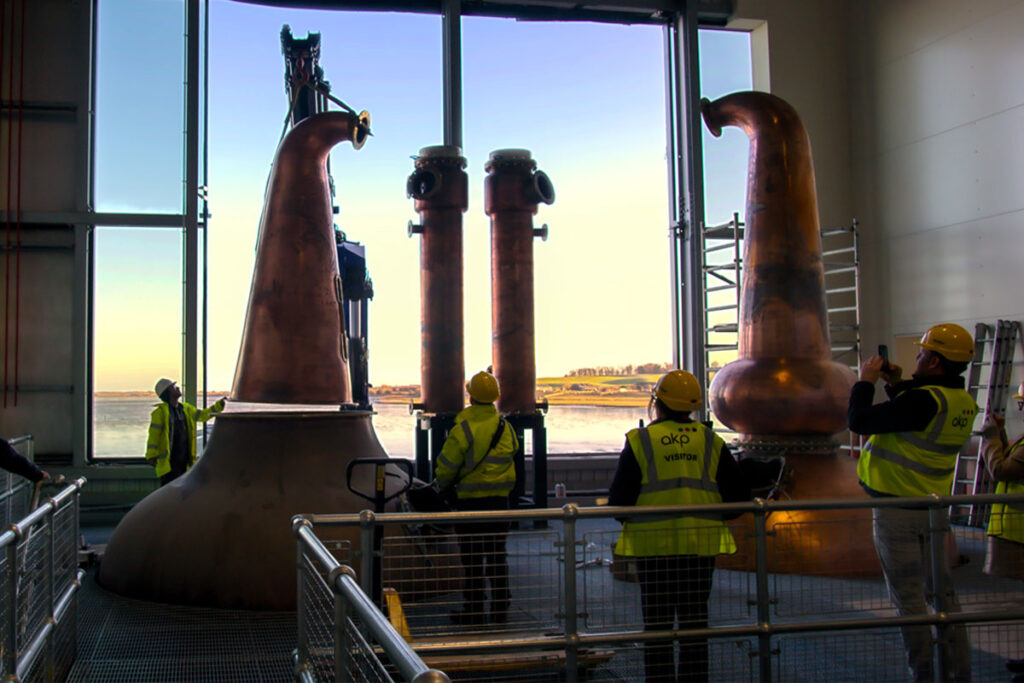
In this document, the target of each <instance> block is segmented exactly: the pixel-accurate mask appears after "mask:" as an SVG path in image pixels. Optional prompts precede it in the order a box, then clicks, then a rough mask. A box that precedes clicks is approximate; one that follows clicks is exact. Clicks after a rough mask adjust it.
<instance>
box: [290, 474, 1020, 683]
mask: <svg viewBox="0 0 1024 683" xmlns="http://www.w3.org/2000/svg"><path fill="white" fill-rule="evenodd" d="M994 502H1005V503H1012V504H1015V505H1018V506H1024V495H1017V496H996V495H992V494H989V495H984V496H945V497H941V496H931V497H928V498H913V499H910V498H877V499H856V500H850V499H846V500H813V501H811V500H808V501H763V500H760V499H758V500H756V501H754V502H751V503H743V504H728V505H705V506H688V507H658V508H653V507H652V508H643V510H642V515H641V514H639V513H640V512H641V511H640V509H638V508H613V507H602V508H580V507H577V506H575V505H572V504H570V505H566V506H564V507H563V508H561V509H546V510H517V511H510V512H497V511H495V512H484V513H480V512H475V513H460V512H453V513H440V514H420V513H386V514H377V513H372V512H370V511H363V512H362V513H360V514H346V515H305V516H302V517H297V518H296V524H295V526H294V528H295V529H296V533H297V535H298V536H299V548H300V551H299V566H300V579H299V590H300V604H301V605H302V607H300V614H299V622H300V626H299V652H300V671H301V672H302V678H303V680H309V681H328V680H337V681H342V680H385V681H386V680H392V677H395V679H397V680H401V679H402V678H404V679H405V680H411V677H410V675H409V674H408V673H407V672H405V671H403V670H401V669H400V668H399V667H398V666H397V664H396V663H395V660H393V659H392V658H391V655H389V654H386V650H385V648H384V645H385V644H384V642H383V641H382V640H380V639H379V638H381V637H382V636H379V635H377V631H376V630H368V629H367V628H364V627H362V626H361V625H360V622H358V621H356V620H354V619H352V618H351V617H349V618H344V619H341V618H338V612H337V609H339V608H338V607H336V604H337V603H336V602H333V601H331V600H330V599H329V598H330V595H329V593H324V592H323V591H324V590H325V589H324V588H323V586H324V585H330V582H331V581H335V580H336V579H337V578H338V577H344V579H345V580H346V581H345V583H346V584H349V582H352V580H353V579H352V575H351V573H350V570H347V569H341V568H337V567H335V568H334V569H325V568H324V567H326V566H328V564H329V563H328V562H327V559H328V557H326V556H323V553H324V552H327V553H329V557H330V558H332V559H333V561H334V562H335V563H337V564H338V565H349V566H352V567H354V568H355V569H356V570H357V575H358V579H359V584H360V586H361V588H362V593H363V594H364V595H363V596H362V598H361V599H363V600H365V603H364V605H365V606H367V607H368V606H370V605H373V603H374V602H379V604H380V605H381V606H382V609H383V611H384V612H383V613H385V614H387V616H386V617H384V616H383V614H382V613H380V612H374V613H373V615H372V616H371V615H370V614H366V613H362V612H361V613H360V615H359V618H360V619H361V620H364V622H363V623H364V624H366V625H370V624H371V622H372V621H373V620H375V619H377V618H378V617H381V618H384V619H385V621H389V622H390V624H391V626H392V627H393V631H388V632H387V638H388V639H390V640H392V641H393V640H394V638H395V633H396V632H397V633H398V634H400V635H401V636H402V638H404V642H407V643H408V644H409V646H411V648H412V650H413V651H414V652H415V653H416V654H418V655H419V657H421V658H422V660H423V662H424V663H425V664H424V666H426V667H432V668H434V669H436V670H438V671H444V672H445V673H446V674H447V675H448V676H450V677H451V680H463V679H464V678H465V679H469V680H488V681H499V680H508V681H519V680H530V681H534V680H545V679H550V680H567V681H576V680H615V681H623V680H625V681H643V680H656V678H655V677H654V676H651V675H646V674H645V655H650V656H654V655H652V653H654V652H656V651H658V647H657V646H658V645H659V644H661V645H663V648H662V650H661V652H662V653H664V652H665V650H668V651H669V652H670V653H671V651H672V648H673V647H678V648H679V652H680V654H679V657H680V658H681V663H680V674H682V672H683V669H684V668H686V669H687V670H689V669H690V668H691V667H692V666H693V665H694V661H697V666H698V668H701V667H707V670H708V678H709V679H710V680H729V681H742V680H749V681H754V680H761V681H773V680H780V681H801V680H807V681H811V680H850V681H854V680H862V679H868V680H873V681H890V680H891V681H904V680H906V679H907V676H908V674H907V668H906V657H905V654H904V649H903V643H902V640H901V637H900V632H901V629H904V628H911V627H914V626H924V627H925V628H927V629H929V633H931V634H932V635H931V636H930V638H931V642H932V647H933V648H936V650H937V649H938V647H937V646H938V644H939V643H940V642H948V641H949V639H950V638H952V632H953V631H954V629H955V628H957V625H959V624H965V625H966V629H967V632H968V635H969V639H970V643H971V659H972V668H973V671H974V676H975V678H976V679H978V680H988V679H992V678H1001V677H1005V674H1006V672H1005V669H1004V663H1005V661H1006V660H1007V659H1009V658H1020V657H1024V581H1022V580H1017V579H1016V578H1003V577H995V576H989V575H985V574H983V573H982V565H983V564H984V559H985V544H986V535H985V532H984V531H983V530H979V529H976V528H971V527H968V526H961V525H960V524H959V522H960V521H961V520H957V519H954V520H953V524H952V525H951V524H950V520H949V518H948V514H947V511H948V509H949V507H950V506H951V505H956V506H964V507H968V508H969V507H970V506H972V505H984V504H991V503H994ZM904 507H918V508H922V509H927V510H928V511H929V512H928V518H929V520H930V530H929V535H930V536H931V540H932V543H931V544H930V548H931V553H932V558H931V559H932V563H931V567H932V568H934V571H933V570H931V569H929V570H927V571H928V572H929V573H930V574H931V576H930V580H931V585H932V586H933V587H934V588H935V590H934V591H932V592H930V593H929V598H930V600H931V601H932V605H933V607H934V609H933V610H932V611H928V612H927V613H922V614H914V615H904V616H899V615H897V614H896V612H895V610H894V608H893V607H892V603H891V601H890V598H889V594H888V592H887V589H886V585H885V582H884V580H883V579H882V576H881V572H880V569H879V567H878V561H877V557H876V555H875V550H874V546H873V543H872V518H871V517H872V509H873V508H879V509H882V508H904ZM683 513H685V514H687V515H691V516H692V515H705V516H708V515H710V516H715V515H725V516H735V515H737V514H740V515H741V516H739V517H738V518H737V519H735V520H734V521H732V522H730V523H729V527H730V529H731V533H732V536H733V537H734V538H735V542H736V545H737V547H738V552H736V553H735V554H721V555H718V556H717V558H715V559H714V560H713V566H714V571H713V585H712V588H711V591H710V599H708V600H707V603H706V604H707V607H708V615H707V621H706V622H705V623H706V627H705V623H696V624H695V623H693V622H691V623H679V624H678V625H677V624H675V623H671V624H664V623H652V624H648V626H647V628H646V629H645V623H644V618H643V615H642V611H643V610H642V606H641V603H642V600H643V598H642V597H641V589H640V585H639V583H638V582H637V578H638V577H637V573H638V571H641V572H642V571H645V570H644V568H643V567H638V566H637V563H636V562H633V561H630V559H629V558H625V557H621V556H618V555H616V554H615V553H614V551H613V547H614V544H615V543H616V541H617V539H618V537H619V534H620V526H619V523H618V522H616V521H615V520H616V519H623V518H629V519H630V520H636V521H639V520H648V519H655V520H656V519H665V518H671V517H677V516H679V515H680V514H683ZM1018 514H1021V513H1018ZM470 521H471V522H473V523H475V524H480V523H482V522H483V523H500V522H509V523H511V524H512V528H511V529H510V530H509V531H508V532H507V533H505V534H501V535H500V536H501V537H503V538H504V539H505V543H506V548H507V558H506V560H505V561H506V562H507V583H508V586H509V593H510V598H509V601H508V604H507V605H506V604H504V603H503V602H502V601H501V600H500V597H499V599H498V602H499V604H498V605H497V606H496V604H495V603H496V598H495V595H494V594H493V590H494V587H495V582H496V581H497V585H499V586H500V585H502V583H503V581H504V577H497V576H495V575H494V573H493V572H492V573H490V574H489V573H488V571H487V568H486V564H487V562H486V561H485V557H486V560H490V553H492V552H493V550H494V549H493V548H488V547H486V545H484V544H481V543H480V541H482V540H485V539H487V538H491V539H493V538H494V536H495V534H493V533H479V531H478V530H479V529H480V528H479V527H476V529H474V528H473V527H466V526H465V523H466V522H470ZM964 521H966V520H964ZM459 523H463V526H462V529H463V532H462V533H461V534H460V533H456V532H457V530H458V529H459V527H458V526H456V525H458V524H459ZM530 527H532V528H530ZM487 530H490V531H493V529H487ZM695 533H696V534H697V536H695V538H699V537H700V534H701V533H704V532H695ZM708 538H710V537H708ZM716 538H717V537H716ZM315 539H324V540H322V541H321V543H320V545H321V550H320V551H319V553H320V556H318V557H317V558H316V560H315V562H314V561H313V560H312V559H311V557H310V556H309V553H310V551H309V550H308V548H311V547H313V545H312V544H313V541H314V540H315ZM704 540H707V539H706V538H705V539H704ZM699 542H701V541H699V540H698V543H699ZM942 553H947V554H948V556H949V557H950V558H952V559H951V561H952V563H953V564H954V565H959V566H958V567H957V568H956V569H954V570H953V572H952V584H953V585H952V588H954V589H955V592H956V594H957V595H958V597H959V602H960V605H961V611H955V610H953V609H949V605H947V604H946V601H947V600H949V597H948V595H947V592H946V588H948V587H950V586H947V585H944V581H945V579H944V574H943V573H942V572H940V571H938V567H939V566H940V565H941V562H936V560H939V559H941V557H942V555H941V554H942ZM816 554H817V557H816ZM808 558H810V559H808ZM315 564H319V569H316V570H314V569H313V566H314V565H315ZM474 564H478V565H480V566H479V567H478V568H479V569H480V570H481V573H483V574H484V576H485V578H486V579H487V583H486V584H485V585H488V586H489V587H490V588H491V589H492V594H491V601H490V610H487V609H486V606H483V607H481V604H480V603H479V601H477V600H475V599H472V598H471V599H470V601H469V602H467V600H466V593H465V591H464V589H465V588H466V586H465V585H464V584H463V566H474ZM1022 564H1024V563H1022ZM499 566H500V562H499ZM1003 570H1004V571H1003V572H1002V573H1003V574H1004V576H1006V575H1011V576H1013V577H1019V578H1020V579H1024V566H1019V567H1009V568H1007V567H1004V568H1003ZM375 571H376V572H379V578H378V579H377V580H375V579H374V574H375ZM325 577H326V578H325ZM920 578H921V582H922V583H924V581H925V578H926V577H925V576H924V575H923V574H922V575H921V576H920ZM695 580H696V579H695ZM325 582H326V583H325ZM698 583H699V581H698ZM375 584H376V585H378V586H380V587H382V589H383V590H382V594H381V595H379V596H378V595H375V592H374V585H375ZM648 585H650V586H651V587H650V588H649V589H648V590H649V591H654V590H662V589H665V590H667V587H661V586H658V585H657V584H653V583H651V584H648ZM687 585H688V586H689V588H688V589H687V590H693V591H694V593H693V595H690V596H687V595H683V596H679V595H676V596H672V595H668V594H664V595H662V594H660V593H654V592H651V593H649V595H648V603H649V605H655V606H656V605H658V604H660V603H662V602H666V601H669V600H673V599H675V600H679V601H681V602H684V603H686V602H688V600H689V602H691V603H693V602H694V601H695V598H694V597H693V596H694V595H697V596H699V595H701V594H700V592H699V589H698V588H696V587H695V584H693V582H690V583H688V584H687ZM318 590H319V591H321V592H322V594H321V595H319V596H318V597H314V595H315V591H318ZM499 590H500V589H499ZM922 590H923V589H922ZM375 598H376V599H375ZM701 599H702V598H701ZM701 599H696V601H700V600H701ZM475 610H478V611H475ZM649 621H651V622H655V619H654V618H651V619H650V620H649ZM373 625H374V629H378V628H380V627H381V625H380V624H376V623H375V621H373ZM932 628H934V631H932V630H931V629H932ZM368 633H373V634H374V636H373V638H370V637H369V636H367V634H368ZM360 634H362V636H365V640H363V639H361V635H360ZM705 640H706V642H707V645H706V647H705V645H704V642H705ZM374 641H375V642H374ZM375 643H376V644H375ZM675 643H678V644H675ZM393 645H394V643H393V642H392V643H389V645H388V647H392V646H393ZM694 648H697V649H696V654H695V652H694ZM687 653H688V654H687ZM668 656H672V655H671V654H669V655H668ZM357 659H358V661H357ZM937 659H939V662H938V664H937V667H938V671H937V674H941V673H943V672H942V669H943V667H945V666H947V665H948V662H943V661H941V658H937ZM433 675H436V674H433Z"/></svg>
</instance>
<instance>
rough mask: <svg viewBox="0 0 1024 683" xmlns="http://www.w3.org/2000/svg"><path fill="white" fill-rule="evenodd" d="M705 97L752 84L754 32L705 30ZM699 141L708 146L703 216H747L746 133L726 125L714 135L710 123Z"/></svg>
mask: <svg viewBox="0 0 1024 683" xmlns="http://www.w3.org/2000/svg"><path fill="white" fill-rule="evenodd" d="M698 44H699V49H700V85H701V95H702V96H703V97H706V98H708V99H709V100H715V99H717V98H719V97H722V96H723V95H728V94H729V93H732V92H738V91H742V90H750V89H751V88H752V87H753V71H752V67H751V64H750V34H749V33H746V32H743V31H713V30H701V31H700V33H699V42H698ZM703 131H704V135H703V137H702V139H701V143H702V146H703V148H704V215H705V216H706V222H707V224H708V225H719V224H721V223H725V222H726V221H729V220H732V217H733V213H739V215H740V220H743V213H744V211H745V210H746V209H745V205H746V194H747V150H748V149H749V142H748V140H747V135H746V133H744V132H743V131H742V130H740V129H739V128H737V127H735V126H728V127H726V128H723V129H722V136H721V137H718V138H716V137H715V136H713V135H712V134H711V133H710V131H708V128H707V126H704V127H703Z"/></svg>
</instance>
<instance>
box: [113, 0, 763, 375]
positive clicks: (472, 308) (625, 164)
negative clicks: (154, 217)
mask: <svg viewBox="0 0 1024 683" xmlns="http://www.w3.org/2000/svg"><path fill="white" fill-rule="evenodd" d="M182 15H183V12H182V3H181V1H180V0H142V1H139V0H100V11H99V22H100V23H99V52H98V82H97V141H96V145H97V163H96V198H97V201H96V204H97V209H98V210H101V211H119V212H170V213H176V212H179V211H180V210H181V201H182V200H181V187H182V185H181V178H182V158H183V156H182V136H181V130H182V115H181V111H182V87H181V83H182V79H183V73H184V71H183V66H182V62H183V60H182V45H183V43H182V32H183V20H182ZM284 24H288V25H290V26H291V29H292V33H293V35H294V36H296V37H298V38H302V37H305V36H306V34H307V33H308V32H311V31H313V32H319V33H320V34H321V36H322V38H321V59H320V64H321V66H322V67H323V69H324V73H325V77H326V79H327V80H328V81H329V82H330V83H331V86H332V92H333V94H334V95H335V96H336V97H338V98H339V99H341V100H343V101H345V102H346V103H347V104H349V105H350V106H351V107H352V108H354V109H356V110H357V111H358V110H362V109H366V110H368V111H369V112H370V114H371V117H372V130H373V137H371V138H370V139H369V140H368V141H367V143H366V145H365V146H364V147H363V148H362V149H360V150H358V151H356V150H353V148H352V147H351V145H349V144H347V143H342V144H339V145H338V146H337V147H335V149H334V150H333V152H332V154H331V167H332V171H333V174H334V179H335V185H336V188H337V197H336V202H337V203H338V205H339V206H340V212H339V215H338V216H337V223H338V225H339V227H341V229H342V230H344V231H345V232H346V234H347V235H348V237H349V239H351V240H355V241H357V242H360V243H361V244H363V245H365V247H366V252H367V260H368V265H369V271H370V276H371V278H372V279H373V284H374V298H373V300H372V301H371V303H370V313H369V319H370V331H369V343H370V381H371V383H373V384H375V385H382V384H413V383H417V382H419V379H420V336H419V322H420V291H419V247H420V245H419V238H409V237H408V235H407V233H406V224H407V222H408V221H409V220H414V221H417V220H418V217H417V214H416V213H415V211H414V210H413V205H412V200H411V199H408V198H407V197H406V196H405V181H406V178H407V177H408V175H409V173H410V172H411V171H412V169H413V161H412V157H413V156H415V155H416V154H417V152H418V151H419V150H420V149H421V148H422V147H426V146H430V145H435V144H440V143H441V142H442V137H443V127H442V113H443V112H442V101H441V96H442V90H441V19H440V17H438V16H433V15H421V14H403V13H367V12H358V13H357V12H336V11H335V12H331V11H312V10H290V9H288V10H286V9H279V8H272V7H264V6H256V5H249V4H246V3H240V2H234V1H232V0H219V1H218V0H214V1H213V2H211V5H210V27H209V28H210V55H209V57H210V67H209V69H210V79H209V130H208V131H207V132H208V136H209V196H210V211H211V213H212V217H211V219H210V225H209V243H208V249H209V252H208V253H209V263H208V277H209V284H208V289H209V298H208V301H209V316H208V321H209V347H208V348H209V357H208V359H207V367H208V371H209V382H208V388H209V389H210V390H221V389H225V390H226V389H229V388H230V385H231V380H232V377H233V375H234V371H235V361H236V359H237V353H238V345H239V341H240V339H241V332H242V324H243V321H244V316H245V306H246V302H247V299H248V293H249V287H250V282H251V273H252V265H253V258H254V250H255V239H256V232H257V228H258V225H259V218H260V212H261V209H262V205H263V194H264V190H265V187H266V181H267V175H268V173H269V171H270V165H271V162H272V159H273V156H274V152H275V149H276V146H277V143H278V140H279V138H280V135H281V131H282V126H283V122H284V119H285V116H286V114H287V105H288V103H287V98H286V95H285V90H284V78H283V73H284V64H283V59H282V56H281V48H280V32H281V27H282V25H284ZM462 38H463V46H462V57H463V126H464V130H463V139H464V150H463V154H464V156H465V157H466V158H467V160H468V167H467V169H466V170H467V173H468V174H469V183H470V197H469V209H468V211H467V212H466V214H465V216H464V252H463V261H464V264H465V273H464V292H465V298H464V312H465V358H466V372H467V374H472V372H474V371H476V370H477V369H479V368H483V367H486V366H487V365H489V364H490V362H491V341H490V326H491V311H490V243H489V240H490V236H489V230H490V227H489V219H488V217H487V216H486V215H485V214H484V213H483V208H482V207H483V180H484V175H485V174H484V170H483V167H484V163H485V161H486V160H487V158H488V155H489V154H490V152H491V151H493V150H495V149H502V148H509V147H522V148H526V149H529V150H530V151H531V152H532V154H533V157H534V159H536V161H537V164H538V168H539V169H541V170H543V171H544V172H546V173H547V174H548V175H549V176H550V178H551V180H552V182H553V184H554V187H555V191H556V200H555V202H554V204H552V205H550V206H547V205H541V206H540V208H539V211H538V214H537V215H536V216H535V218H534V221H535V225H536V226H537V227H539V226H541V225H542V224H547V225H548V226H549V238H548V240H547V241H546V242H542V241H540V240H536V241H535V243H534V255H535V283H534V291H535V302H536V304H535V306H536V323H535V328H536V342H537V353H536V355H537V372H538V375H539V376H560V375H562V374H564V373H566V372H568V371H570V370H573V369H575V368H579V367H587V366H592V365H612V366H616V365H627V364H634V365H635V364H638V363H645V362H653V361H657V362H666V361H669V360H671V314H670V291H671V290H670V282H669V251H668V228H667V226H668V197H667V180H666V165H665V164H666V162H665V101H664V68H663V55H662V50H663V37H662V31H661V29H660V28H658V27H652V26H617V25H606V24H596V23H547V22H516V21H513V20H505V19H494V18H481V17H464V18H463V22H462ZM700 49H701V62H702V69H701V79H702V93H703V95H704V96H706V97H709V98H711V99H714V98H715V97H719V96H721V95H723V94H726V93H728V92H733V91H736V90H748V89H750V87H751V86H750V81H751V76H750V73H751V72H750V45H749V37H748V34H745V33H740V32H725V31H702V32H701V45H700ZM704 155H705V168H706V179H705V183H706V189H705V194H706V200H705V201H706V221H707V223H709V224H715V223H721V222H724V221H726V220H728V219H729V218H730V217H731V216H732V213H733V212H734V211H739V212H741V213H742V212H743V208H742V207H743V202H744V193H745V186H746V163H747V140H746V137H745V136H744V135H743V134H742V133H741V132H739V131H738V130H737V129H727V130H726V131H725V133H724V134H723V136H722V137H721V138H712V137H710V135H708V134H707V133H706V132H705V136H704ZM96 263H97V279H96V314H95V334H96V352H95V386H96V389H97V390H100V391H104V390H106V391H123V390H135V389H148V388H150V387H151V386H152V384H153V382H155V380H156V379H157V378H158V377H161V376H168V377H174V378H177V377H179V376H180V370H181V351H180V349H181V340H182V337H181V330H182V325H181V280H182V268H181V233H180V230H176V229H153V228H150V229H138V228H127V227H126V228H124V229H120V228H100V229H98V231H97V238H96Z"/></svg>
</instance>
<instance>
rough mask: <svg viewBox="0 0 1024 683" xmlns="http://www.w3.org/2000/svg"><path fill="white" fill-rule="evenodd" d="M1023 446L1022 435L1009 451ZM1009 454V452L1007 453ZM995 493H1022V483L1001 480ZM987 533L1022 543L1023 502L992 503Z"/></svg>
mask: <svg viewBox="0 0 1024 683" xmlns="http://www.w3.org/2000/svg"><path fill="white" fill-rule="evenodd" d="M1021 448H1024V436H1022V437H1021V438H1019V439H1017V441H1016V442H1014V443H1013V444H1012V445H1011V446H1010V453H1013V452H1014V451H1018V450H1020V449H1021ZM1007 455H1009V453H1008V454H1007ZM995 492H996V493H1024V483H1021V482H1017V481H1001V482H999V483H997V484H996V491H995ZM988 535H989V536H998V537H1000V538H1004V539H1006V540H1007V541H1014V542H1016V543H1024V504H1022V503H994V504H993V505H992V513H991V516H990V517H989V519H988Z"/></svg>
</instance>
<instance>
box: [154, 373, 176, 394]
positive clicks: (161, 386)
mask: <svg viewBox="0 0 1024 683" xmlns="http://www.w3.org/2000/svg"><path fill="white" fill-rule="evenodd" d="M173 386H174V380H170V379H167V378H166V377H164V378H163V379H161V380H159V381H158V382H157V383H156V387H155V388H154V389H153V391H155V392H156V395H157V396H162V395H163V393H164V392H165V391H167V389H168V388H169V387H173Z"/></svg>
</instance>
